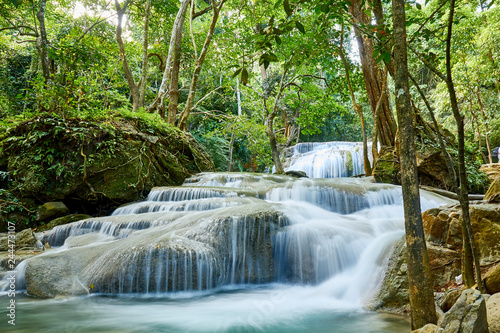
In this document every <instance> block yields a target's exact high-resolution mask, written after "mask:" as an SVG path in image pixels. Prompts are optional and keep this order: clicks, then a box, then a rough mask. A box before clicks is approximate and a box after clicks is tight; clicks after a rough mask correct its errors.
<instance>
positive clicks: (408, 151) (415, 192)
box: [392, 0, 437, 330]
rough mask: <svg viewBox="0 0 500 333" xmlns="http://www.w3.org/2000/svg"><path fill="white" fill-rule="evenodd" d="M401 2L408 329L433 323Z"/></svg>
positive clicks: (397, 4) (397, 21)
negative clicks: (408, 295)
mask: <svg viewBox="0 0 500 333" xmlns="http://www.w3.org/2000/svg"><path fill="white" fill-rule="evenodd" d="M404 6H405V1H404V0H393V1H392V12H393V25H394V62H395V76H394V82H395V90H396V110H397V113H398V127H399V144H400V147H401V149H400V151H401V154H400V161H401V184H402V189H403V202H404V215H405V229H406V246H407V266H408V283H409V294H410V308H411V326H412V329H414V330H415V329H418V328H420V327H423V326H424V325H426V324H427V323H436V322H437V317H436V309H435V305H434V293H433V290H432V283H431V279H430V277H431V275H430V266H429V257H428V254H427V248H426V243H425V236H424V229H423V225H422V213H421V209H420V195H419V189H418V173H417V161H416V151H415V142H414V129H413V112H412V107H411V99H410V90H409V84H408V63H407V51H406V17H405V9H404Z"/></svg>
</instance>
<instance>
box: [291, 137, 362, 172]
mask: <svg viewBox="0 0 500 333" xmlns="http://www.w3.org/2000/svg"><path fill="white" fill-rule="evenodd" d="M368 149H369V151H371V146H369V147H368ZM283 156H284V162H283V165H284V167H285V171H290V170H299V171H304V172H305V173H306V174H307V175H308V176H309V177H311V178H337V177H350V176H356V175H360V174H364V173H365V171H364V162H363V143H362V142H305V143H299V144H297V145H295V146H293V147H291V148H289V149H287V150H285V151H284V152H283ZM369 159H370V162H372V156H371V154H369Z"/></svg>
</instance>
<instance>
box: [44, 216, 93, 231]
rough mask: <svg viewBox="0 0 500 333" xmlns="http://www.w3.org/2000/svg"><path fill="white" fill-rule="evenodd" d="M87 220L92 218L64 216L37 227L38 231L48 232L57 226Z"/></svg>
mask: <svg viewBox="0 0 500 333" xmlns="http://www.w3.org/2000/svg"><path fill="white" fill-rule="evenodd" d="M89 218H92V216H90V215H87V214H70V215H66V216H63V217H59V218H57V219H54V220H52V221H50V222H49V223H47V224H45V225H42V226H40V227H38V231H45V230H50V229H52V228H54V227H56V226H58V225H63V224H68V223H71V222H76V221H80V220H85V219H89Z"/></svg>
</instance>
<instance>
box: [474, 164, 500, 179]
mask: <svg viewBox="0 0 500 333" xmlns="http://www.w3.org/2000/svg"><path fill="white" fill-rule="evenodd" d="M479 170H481V171H482V172H484V173H485V174H486V176H487V177H488V179H489V180H490V181H494V180H495V179H497V178H500V163H491V164H483V165H481V167H480V168H479Z"/></svg>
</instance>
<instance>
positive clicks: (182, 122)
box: [177, 0, 226, 131]
mask: <svg viewBox="0 0 500 333" xmlns="http://www.w3.org/2000/svg"><path fill="white" fill-rule="evenodd" d="M225 2H226V0H222V1H221V2H220V5H218V6H217V5H215V4H214V6H213V15H212V22H210V27H209V29H208V32H207V37H206V38H205V43H203V48H202V49H201V52H200V55H199V57H198V59H196V63H195V68H194V72H193V78H192V80H191V85H190V87H189V95H188V98H187V100H186V105H185V107H184V110H183V111H182V113H181V115H180V116H179V124H178V125H177V127H179V129H181V130H182V131H186V130H187V121H188V117H189V113H190V112H191V108H192V107H193V103H194V95H195V93H196V86H197V85H198V79H199V76H200V72H201V66H202V65H203V62H204V61H205V57H206V56H207V52H208V48H209V47H210V43H211V42H212V37H213V35H214V30H215V26H216V25H217V20H218V19H219V13H220V10H221V8H222V6H223V5H224V3H225Z"/></svg>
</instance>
